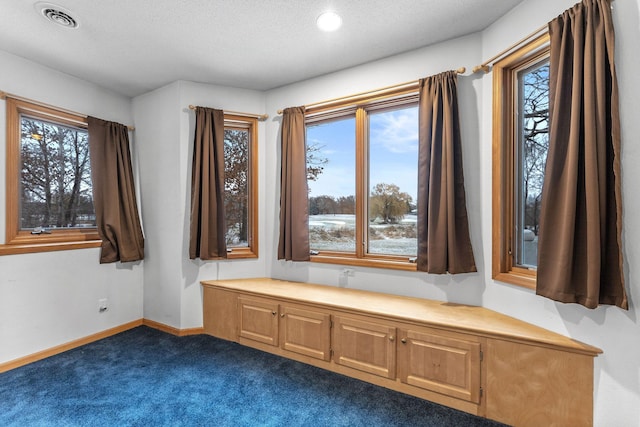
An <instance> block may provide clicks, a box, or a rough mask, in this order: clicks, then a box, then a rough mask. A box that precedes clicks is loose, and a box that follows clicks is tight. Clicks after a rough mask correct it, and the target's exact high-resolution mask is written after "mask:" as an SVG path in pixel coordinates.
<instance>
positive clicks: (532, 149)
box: [516, 61, 549, 267]
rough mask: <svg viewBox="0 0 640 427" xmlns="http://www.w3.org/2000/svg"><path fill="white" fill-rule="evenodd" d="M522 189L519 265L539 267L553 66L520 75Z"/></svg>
mask: <svg viewBox="0 0 640 427" xmlns="http://www.w3.org/2000/svg"><path fill="white" fill-rule="evenodd" d="M519 92H520V99H521V102H520V106H521V107H520V113H519V115H520V117H521V119H520V123H519V128H520V133H519V134H520V144H519V153H518V168H519V173H518V175H519V179H520V187H519V189H518V197H517V198H516V203H517V206H516V208H517V212H518V218H517V230H518V233H517V242H518V247H517V250H516V252H517V253H516V262H517V264H518V265H522V266H526V267H535V266H537V263H538V259H537V258H538V249H537V247H538V231H539V227H540V202H541V200H542V184H543V181H544V169H545V164H546V160H547V151H548V150H549V64H548V61H547V62H545V63H543V64H536V65H535V66H534V67H532V68H529V69H526V70H524V71H522V72H520V73H519Z"/></svg>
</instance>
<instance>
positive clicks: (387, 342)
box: [202, 279, 602, 426]
mask: <svg viewBox="0 0 640 427" xmlns="http://www.w3.org/2000/svg"><path fill="white" fill-rule="evenodd" d="M202 285H203V288H204V308H203V310H204V330H205V333H207V334H210V335H213V336H216V337H219V338H223V339H226V340H230V341H235V342H239V343H241V344H243V345H247V346H251V347H254V348H258V349H260V350H263V351H267V352H270V353H274V354H278V355H280V356H283V357H288V358H290V359H294V360H298V361H301V362H304V363H308V364H310V365H314V366H318V367H321V368H324V369H328V370H331V371H334V372H338V373H341V374H344V375H348V376H351V377H354V378H358V379H360V380H364V381H368V382H371V383H373V384H377V385H379V386H383V387H387V388H391V389H393V390H397V391H400V392H403V393H408V394H411V395H414V396H417V397H420V398H423V399H427V400H430V401H433V402H436V403H440V404H443V405H446V406H450V407H452V408H456V409H459V410H462V411H466V412H469V413H472V414H475V415H479V416H482V417H486V418H490V419H493V420H496V421H500V422H503V423H506V424H510V425H515V426H540V425H571V426H583V425H584V426H588V425H592V423H593V358H594V357H595V356H597V355H598V354H599V353H601V352H602V351H601V350H600V349H598V348H596V347H592V346H590V345H587V344H583V343H580V342H577V341H575V340H572V339H570V338H567V337H565V336H562V335H559V334H556V333H554V332H551V331H548V330H545V329H542V328H539V327H536V326H534V325H531V324H528V323H525V322H522V321H520V320H517V319H514V318H511V317H508V316H505V315H502V314H500V313H497V312H495V311H491V310H488V309H485V308H482V307H475V306H467V305H458V304H451V303H444V302H440V301H431V300H424V299H418V298H408V297H400V296H393V295H386V294H379V293H374V292H365V291H356V290H350V289H343V288H334V287H331V286H321V285H312V284H306V283H296V282H286V281H281V280H274V279H236V280H218V281H204V282H202Z"/></svg>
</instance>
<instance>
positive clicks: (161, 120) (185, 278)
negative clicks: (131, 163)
mask: <svg viewBox="0 0 640 427" xmlns="http://www.w3.org/2000/svg"><path fill="white" fill-rule="evenodd" d="M189 105H199V106H204V107H211V108H218V109H223V110H226V111H238V112H246V113H256V114H262V113H263V112H264V110H265V106H264V94H263V93H262V92H258V91H252V90H245V89H236V88H228V87H221V86H213V85H204V84H199V83H192V82H184V81H181V82H176V83H172V84H171V85H168V86H166V87H163V88H161V89H158V90H156V91H153V92H150V93H148V94H145V95H142V96H139V97H137V98H135V99H134V100H133V110H134V117H135V121H136V126H137V127H138V128H139V130H138V131H137V132H136V133H137V137H138V141H139V152H140V159H139V162H140V171H141V175H142V179H141V189H142V205H143V222H144V226H145V233H146V235H147V236H148V237H147V242H148V247H149V248H150V249H149V252H148V256H147V259H146V260H145V263H146V265H145V279H144V281H145V287H144V300H145V305H144V316H145V318H147V319H151V320H155V321H158V322H161V323H164V324H167V325H169V326H173V327H176V328H180V329H188V328H194V327H201V326H202V291H201V287H200V280H205V279H217V278H220V279H223V278H228V277H259V276H264V274H265V259H267V258H266V256H265V254H264V252H265V243H264V240H262V239H260V240H259V244H260V247H259V249H258V250H259V253H260V254H261V256H260V258H258V259H248V260H234V261H201V260H190V259H189V213H190V197H191V194H190V186H191V162H192V154H193V134H194V130H195V115H194V111H192V110H190V109H189V108H188V107H189ZM264 127H265V126H264V123H260V124H259V125H258V160H259V177H258V179H259V183H260V186H259V189H258V191H259V198H260V202H259V206H260V207H261V206H263V204H264V197H265V196H264V193H265V191H264V188H265V187H266V186H268V183H269V182H273V180H270V179H267V177H266V176H265V175H264V170H265V162H264V156H263V153H266V152H267V151H268V150H270V149H272V144H267V143H266V141H265V134H264ZM259 227H260V235H261V236H262V235H264V234H263V233H264V231H265V229H266V227H267V226H266V223H265V221H264V218H263V217H262V216H260V219H259Z"/></svg>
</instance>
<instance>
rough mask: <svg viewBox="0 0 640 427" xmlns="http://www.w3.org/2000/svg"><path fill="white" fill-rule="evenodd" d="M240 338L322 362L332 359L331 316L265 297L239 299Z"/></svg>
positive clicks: (241, 340)
mask: <svg viewBox="0 0 640 427" xmlns="http://www.w3.org/2000/svg"><path fill="white" fill-rule="evenodd" d="M238 318H239V330H238V338H239V340H240V342H242V343H244V342H243V341H244V340H250V341H252V342H259V343H263V344H267V345H270V346H275V347H281V348H282V349H283V350H286V351H291V352H294V353H299V354H303V355H305V356H308V357H312V358H314V359H319V360H329V359H330V357H331V354H330V327H331V321H330V316H329V314H328V313H323V312H320V311H314V310H311V309H309V308H305V307H300V306H293V305H287V304H279V303H278V302H277V301H274V300H270V299H262V298H247V297H238Z"/></svg>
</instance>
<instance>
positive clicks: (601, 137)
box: [536, 0, 628, 309]
mask: <svg viewBox="0 0 640 427" xmlns="http://www.w3.org/2000/svg"><path fill="white" fill-rule="evenodd" d="M549 35H550V40H551V46H550V75H549V86H550V102H549V106H550V114H549V117H550V136H549V152H548V156H547V165H546V170H545V177H544V187H543V192H542V207H541V213H540V234H539V240H538V274H537V276H538V277H537V289H536V293H537V294H538V295H542V296H545V297H548V298H551V299H553V300H556V301H561V302H567V303H578V304H582V305H584V306H586V307H589V308H595V307H597V306H598V305H599V304H611V305H616V306H619V307H621V308H624V309H627V308H628V304H627V297H626V293H625V285H624V276H623V270H622V247H621V234H622V233H621V232H622V218H621V213H622V206H621V189H620V117H619V110H618V85H617V79H616V71H615V66H614V30H613V23H612V19H611V9H610V5H609V1H607V0H583V1H582V2H581V3H579V4H577V5H575V6H574V7H573V8H571V9H569V10H567V11H566V12H564V13H563V14H562V15H560V16H559V17H558V18H556V19H555V20H553V21H551V22H550V23H549Z"/></svg>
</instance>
